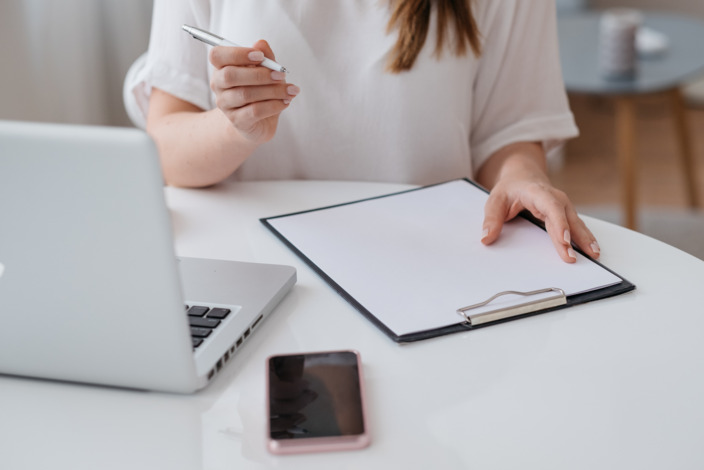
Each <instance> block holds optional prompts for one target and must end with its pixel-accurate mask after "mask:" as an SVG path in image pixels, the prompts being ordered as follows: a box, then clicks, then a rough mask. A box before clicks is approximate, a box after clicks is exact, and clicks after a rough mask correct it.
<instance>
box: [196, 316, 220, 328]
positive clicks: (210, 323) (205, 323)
mask: <svg viewBox="0 0 704 470" xmlns="http://www.w3.org/2000/svg"><path fill="white" fill-rule="evenodd" d="M188 322H189V323H190V324H191V326H198V327H201V328H215V327H217V326H218V325H219V324H220V320H216V319H215V318H200V317H188Z"/></svg>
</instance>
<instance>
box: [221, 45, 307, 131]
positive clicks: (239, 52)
mask: <svg viewBox="0 0 704 470" xmlns="http://www.w3.org/2000/svg"><path fill="white" fill-rule="evenodd" d="M264 57H268V58H269V59H272V60H273V59H274V53H273V52H272V50H271V48H270V47H269V44H267V42H266V41H257V42H256V43H255V44H254V47H253V48H246V47H215V48H213V49H212V50H211V51H210V63H211V64H213V66H214V67H215V72H214V73H213V76H212V79H211V81H210V88H211V89H212V90H213V92H214V93H215V96H216V103H217V107H218V108H219V109H220V110H221V111H222V112H223V113H224V114H225V116H226V117H227V119H228V120H229V121H230V122H231V123H232V125H233V126H234V127H235V129H237V130H238V131H239V133H240V134H241V135H242V137H244V138H245V139H246V140H248V141H250V142H251V143H253V144H255V145H258V144H261V143H264V142H266V141H268V140H271V138H273V137H274V134H275V133H276V126H277V124H278V121H279V114H281V112H282V111H283V110H284V109H286V108H287V107H288V105H289V103H290V102H291V100H292V99H293V98H294V97H295V96H296V95H297V94H298V93H299V92H300V89H299V88H298V87H297V86H295V85H291V84H287V83H286V74H285V73H284V72H275V71H272V70H269V69H267V68H265V67H257V65H258V64H259V63H260V62H261V61H262V60H264Z"/></svg>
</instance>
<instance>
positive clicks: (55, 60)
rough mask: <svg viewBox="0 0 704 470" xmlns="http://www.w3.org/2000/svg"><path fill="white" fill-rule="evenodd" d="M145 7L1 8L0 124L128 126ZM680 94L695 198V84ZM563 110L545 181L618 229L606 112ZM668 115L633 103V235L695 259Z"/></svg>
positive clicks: (590, 4) (701, 134) (700, 95)
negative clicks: (562, 137) (566, 127)
mask: <svg viewBox="0 0 704 470" xmlns="http://www.w3.org/2000/svg"><path fill="white" fill-rule="evenodd" d="M557 5H558V12H559V14H560V15H566V14H574V13H575V12H577V13H579V12H580V11H585V10H601V9H605V8H611V7H632V8H638V9H641V10H644V11H658V12H673V13H678V14H681V15H685V16H687V17H689V18H697V19H700V20H702V21H704V1H702V0H557ZM151 9H152V2H151V0H61V1H57V0H1V1H0V44H2V46H1V49H0V64H2V71H1V72H0V119H17V120H32V121H48V122H68V123H79V124H98V125H113V126H130V125H131V122H130V120H129V118H128V117H127V114H126V112H125V109H124V105H123V89H122V86H123V80H124V77H125V74H126V73H127V71H128V69H129V67H130V65H131V64H132V63H133V62H134V61H135V60H136V59H137V58H138V57H139V56H140V55H141V54H142V53H143V52H144V51H145V50H146V48H147V45H148V40H149V28H150V23H151ZM702 44H704V42H702ZM702 54H704V47H702ZM683 89H684V93H685V98H686V113H687V118H688V126H689V129H690V132H691V137H692V149H693V153H694V159H695V167H694V168H695V172H696V181H697V185H698V188H699V196H700V199H701V198H702V196H703V195H704V76H702V77H699V78H697V79H692V80H691V81H690V82H688V83H686V84H685V86H684V88H683ZM570 103H571V106H572V109H573V112H574V114H575V117H576V120H577V124H578V126H579V127H580V131H581V135H580V136H579V137H578V138H576V139H573V140H572V141H570V142H568V144H567V145H566V146H565V148H564V149H563V152H562V155H561V156H560V158H558V159H557V160H556V161H555V162H554V164H553V165H552V166H551V173H552V178H553V181H554V182H555V183H556V185H557V186H558V187H560V188H561V189H563V190H565V191H566V192H567V193H568V194H569V195H570V197H571V198H572V200H573V201H574V202H575V204H576V205H577V206H578V210H579V211H580V212H582V213H585V214H588V215H593V216H596V217H598V218H601V219H605V220H609V221H611V222H614V223H622V213H621V207H620V180H619V168H618V159H617V156H616V142H615V130H614V127H615V125H614V119H615V113H614V104H613V102H612V100H610V99H608V98H607V97H602V96H598V95H585V94H570ZM670 113H671V109H670V106H669V105H668V103H666V102H663V100H661V99H658V98H657V97H655V98H649V97H645V98H644V99H642V100H639V101H638V103H637V122H636V135H637V138H638V142H637V145H636V153H637V159H638V166H637V178H638V185H637V200H638V203H639V212H638V217H639V223H638V227H637V229H638V230H639V231H641V232H643V233H646V234H648V235H650V236H653V237H655V238H658V239H661V240H663V241H665V242H667V243H669V244H671V245H674V246H677V247H679V248H681V249H683V250H685V251H687V252H689V253H691V254H693V255H695V256H697V257H699V258H702V259H704V215H703V212H702V210H701V209H700V207H701V205H702V204H703V203H704V201H701V200H699V201H698V208H696V209H692V208H690V207H688V204H687V201H686V197H685V191H684V189H683V185H684V181H683V176H682V171H681V169H680V167H679V160H678V159H677V158H676V154H677V152H678V147H677V142H676V138H675V129H674V127H673V125H672V119H671V114H670Z"/></svg>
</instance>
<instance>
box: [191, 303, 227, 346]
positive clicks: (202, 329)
mask: <svg viewBox="0 0 704 470" xmlns="http://www.w3.org/2000/svg"><path fill="white" fill-rule="evenodd" d="M230 312H231V310H230V309H229V308H220V307H213V308H210V307H205V306H203V305H191V306H188V305H186V313H187V314H188V322H189V323H190V325H191V340H192V341H193V349H196V348H197V347H198V346H200V345H201V344H203V341H204V340H205V338H207V337H208V336H210V335H211V334H212V333H213V331H215V328H217V327H218V326H220V324H221V323H222V321H223V320H224V319H225V318H227V316H228V315H229V314H230Z"/></svg>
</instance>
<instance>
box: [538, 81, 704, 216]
mask: <svg viewBox="0 0 704 470" xmlns="http://www.w3.org/2000/svg"><path fill="white" fill-rule="evenodd" d="M570 105H571V107H572V111H573V113H574V115H575V119H576V121H577V125H578V127H579V128H580V133H581V134H580V136H579V137H577V138H576V139H573V140H571V141H569V142H568V143H567V145H566V147H565V150H564V156H563V159H562V163H561V164H558V165H556V166H555V167H554V168H552V174H551V177H552V180H553V183H554V184H555V185H556V186H557V187H559V188H560V189H562V190H564V191H565V192H567V194H568V195H569V196H570V198H571V199H572V201H573V202H574V204H575V205H577V206H580V205H608V204H610V205H618V204H620V185H619V170H618V160H617V156H616V144H615V139H614V108H613V103H612V102H611V101H610V100H608V99H606V98H598V97H590V96H584V95H572V96H570ZM687 114H688V120H689V129H690V132H691V137H692V147H693V152H694V156H695V169H696V173H697V183H698V184H697V187H698V189H699V199H700V200H699V207H700V208H701V207H702V205H704V201H702V199H703V198H704V109H703V108H696V107H692V106H688V108H687ZM636 136H637V139H638V144H637V146H636V153H637V156H638V174H637V188H638V191H637V196H636V197H637V201H638V204H639V205H643V206H644V207H645V206H659V207H662V206H666V207H686V206H687V205H686V198H685V190H684V186H683V185H684V177H683V174H682V166H681V164H680V160H679V153H678V152H679V149H678V145H677V141H676V139H675V131H674V124H673V121H672V119H671V118H670V109H669V107H668V104H667V102H666V101H665V100H663V99H661V98H647V99H642V100H640V101H639V103H638V120H637V127H636Z"/></svg>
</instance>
